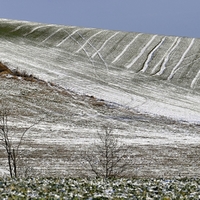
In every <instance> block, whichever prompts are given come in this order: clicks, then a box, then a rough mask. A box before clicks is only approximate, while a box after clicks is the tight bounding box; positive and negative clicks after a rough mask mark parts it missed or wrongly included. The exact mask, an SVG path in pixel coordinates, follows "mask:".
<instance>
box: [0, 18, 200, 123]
mask: <svg viewBox="0 0 200 200" xmlns="http://www.w3.org/2000/svg"><path fill="white" fill-rule="evenodd" d="M199 52H200V39H194V38H182V37H172V36H160V35H150V34H142V33H126V32H120V31H119V32H116V31H109V30H100V29H93V28H80V27H69V26H58V25H51V24H39V23H31V22H22V21H13V20H4V19H1V20H0V60H1V61H2V62H4V63H6V64H7V65H8V66H10V67H11V68H19V69H20V70H26V71H27V72H29V73H33V74H34V75H36V76H38V77H39V78H41V79H44V80H48V81H52V82H55V83H58V84H59V85H61V86H63V87H65V88H68V89H72V90H74V91H76V92H78V93H82V94H88V95H94V96H96V97H97V98H100V99H105V100H107V101H111V102H115V103H119V104H122V105H125V106H128V107H131V108H136V109H138V110H139V111H141V112H145V113H150V114H158V115H164V116H167V117H172V118H175V119H180V120H187V121H193V122H199V121H200V107H199V94H200V93H199V92H200V80H199V79H200V66H199V63H198V61H199V57H200V54H199Z"/></svg>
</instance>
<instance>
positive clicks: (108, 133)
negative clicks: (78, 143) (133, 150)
mask: <svg viewBox="0 0 200 200" xmlns="http://www.w3.org/2000/svg"><path fill="white" fill-rule="evenodd" d="M98 139H99V140H100V142H99V143H95V144H94V145H93V147H92V149H90V150H89V151H86V152H85V154H84V155H83V159H84V160H85V161H87V163H88V164H89V167H90V170H91V171H92V172H93V173H94V174H95V175H96V176H97V177H103V178H114V177H122V176H125V173H126V172H127V170H128V169H130V167H131V163H132V161H131V160H129V159H128V158H129V156H128V146H126V145H123V144H120V143H119V141H118V140H117V138H116V136H115V135H114V134H112V128H108V127H104V133H98Z"/></svg>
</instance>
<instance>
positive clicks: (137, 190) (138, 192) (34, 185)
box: [0, 178, 200, 200]
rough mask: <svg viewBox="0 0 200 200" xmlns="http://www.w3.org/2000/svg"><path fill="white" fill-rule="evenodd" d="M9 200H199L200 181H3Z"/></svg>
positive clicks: (3, 193) (1, 188)
mask: <svg viewBox="0 0 200 200" xmlns="http://www.w3.org/2000/svg"><path fill="white" fill-rule="evenodd" d="M0 193H1V194H0V198H1V199H3V198H6V199H91V200H92V199H162V200H169V199H170V200H171V199H187V200H188V199H199V197H200V179H187V178H185V179H172V180H165V179H112V180H111V179H109V180H106V181H105V180H104V179H73V178H27V179H3V178H2V179H0Z"/></svg>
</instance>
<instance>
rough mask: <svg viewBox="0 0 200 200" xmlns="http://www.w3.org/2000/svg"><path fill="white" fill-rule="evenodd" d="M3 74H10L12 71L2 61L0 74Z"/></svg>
mask: <svg viewBox="0 0 200 200" xmlns="http://www.w3.org/2000/svg"><path fill="white" fill-rule="evenodd" d="M3 74H11V75H12V71H11V70H10V69H9V68H8V67H6V66H5V65H4V64H3V63H1V62H0V75H3Z"/></svg>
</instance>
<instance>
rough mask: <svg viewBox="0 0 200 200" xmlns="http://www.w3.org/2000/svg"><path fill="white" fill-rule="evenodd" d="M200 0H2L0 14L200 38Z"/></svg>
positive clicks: (58, 22) (0, 0) (33, 19)
mask: <svg viewBox="0 0 200 200" xmlns="http://www.w3.org/2000/svg"><path fill="white" fill-rule="evenodd" d="M199 8H200V0H32V1H31V0H0V18H6V19H16V20H26V21H34V22H42V23H48V24H52V23H53V24H63V25H73V26H82V27H94V28H102V29H109V30H121V31H131V32H143V33H153V34H162V35H176V36H187V37H198V38H200V11H199Z"/></svg>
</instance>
